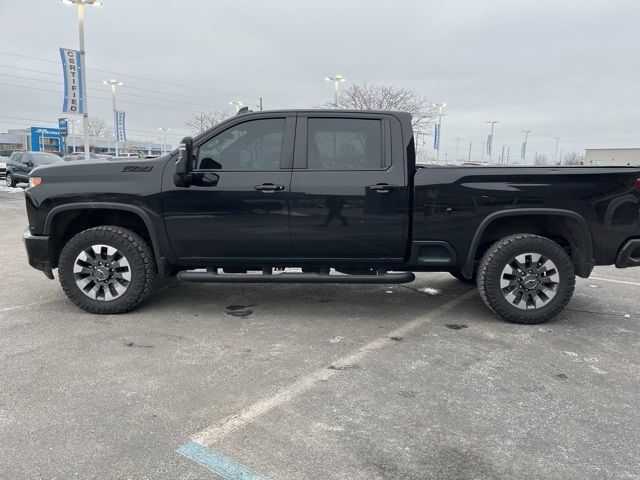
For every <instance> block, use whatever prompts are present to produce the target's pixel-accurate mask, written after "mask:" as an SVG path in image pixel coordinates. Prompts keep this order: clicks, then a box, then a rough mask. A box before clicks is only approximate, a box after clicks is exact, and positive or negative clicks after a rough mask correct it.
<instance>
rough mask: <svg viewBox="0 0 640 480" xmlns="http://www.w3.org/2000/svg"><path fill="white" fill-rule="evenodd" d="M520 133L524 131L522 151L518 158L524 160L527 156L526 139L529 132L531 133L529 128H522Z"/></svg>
mask: <svg viewBox="0 0 640 480" xmlns="http://www.w3.org/2000/svg"><path fill="white" fill-rule="evenodd" d="M522 133H524V142H523V143H522V151H521V152H520V158H521V159H522V161H523V162H524V160H525V158H526V156H527V141H528V139H529V134H530V133H531V130H522Z"/></svg>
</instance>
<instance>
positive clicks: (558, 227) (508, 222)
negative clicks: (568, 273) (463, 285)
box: [462, 208, 594, 278]
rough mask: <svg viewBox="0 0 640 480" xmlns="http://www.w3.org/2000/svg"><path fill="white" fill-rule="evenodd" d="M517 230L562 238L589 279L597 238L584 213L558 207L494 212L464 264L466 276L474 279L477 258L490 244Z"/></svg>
mask: <svg viewBox="0 0 640 480" xmlns="http://www.w3.org/2000/svg"><path fill="white" fill-rule="evenodd" d="M522 217H526V219H523V218H522ZM531 217H533V219H532V218H531ZM513 233H533V234H538V235H542V236H546V237H548V238H551V239H558V240H560V243H563V241H564V242H566V244H567V245H566V246H567V247H568V248H569V250H570V252H569V254H570V257H571V260H572V261H573V263H574V266H575V270H576V274H577V275H578V276H580V277H585V278H586V277H588V276H589V275H590V274H591V271H592V270H593V266H594V260H593V238H592V235H591V229H590V228H589V225H588V223H587V221H586V220H585V218H584V217H583V216H582V215H580V214H578V213H576V212H573V211H571V210H564V209H557V208H516V209H509V210H503V211H499V212H494V213H492V214H490V215H488V216H487V217H486V218H485V219H484V220H483V221H482V222H481V223H480V225H479V226H478V228H477V229H476V232H475V234H474V235H473V238H472V240H471V244H470V246H469V250H468V253H467V258H466V261H465V263H464V265H463V267H462V273H463V275H464V276H465V277H467V278H471V276H472V275H473V271H474V269H475V267H476V264H477V261H478V260H479V258H480V257H481V256H482V254H483V253H484V251H486V249H487V248H488V246H489V245H490V244H491V243H493V242H495V241H497V240H499V239H500V238H502V237H504V236H507V235H510V234H513Z"/></svg>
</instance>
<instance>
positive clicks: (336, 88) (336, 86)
mask: <svg viewBox="0 0 640 480" xmlns="http://www.w3.org/2000/svg"><path fill="white" fill-rule="evenodd" d="M325 80H326V81H327V82H333V104H334V105H335V108H338V98H340V84H341V83H343V82H345V81H346V80H347V79H346V78H344V77H343V76H342V75H334V76H333V77H325Z"/></svg>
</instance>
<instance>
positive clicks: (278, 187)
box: [255, 183, 284, 193]
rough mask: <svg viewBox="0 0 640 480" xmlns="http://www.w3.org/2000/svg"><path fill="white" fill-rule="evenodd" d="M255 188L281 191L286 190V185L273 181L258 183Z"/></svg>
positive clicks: (268, 191)
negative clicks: (275, 183) (276, 183)
mask: <svg viewBox="0 0 640 480" xmlns="http://www.w3.org/2000/svg"><path fill="white" fill-rule="evenodd" d="M255 189H256V190H258V191H259V192H265V193H273V192H281V191H282V190H284V185H274V184H273V183H263V184H262V185H256V186H255Z"/></svg>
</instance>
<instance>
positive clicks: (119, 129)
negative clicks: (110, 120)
mask: <svg viewBox="0 0 640 480" xmlns="http://www.w3.org/2000/svg"><path fill="white" fill-rule="evenodd" d="M113 114H114V115H115V116H116V118H115V122H114V125H115V126H116V132H115V133H116V142H126V141H127V131H126V130H125V126H124V112H120V111H118V110H116V111H115V112H113Z"/></svg>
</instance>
